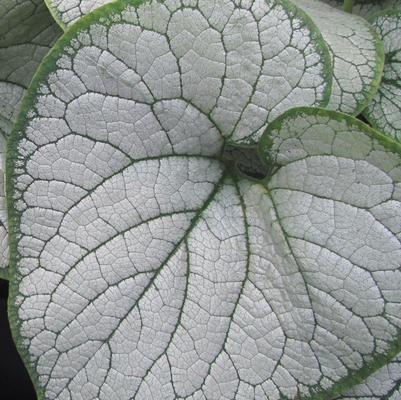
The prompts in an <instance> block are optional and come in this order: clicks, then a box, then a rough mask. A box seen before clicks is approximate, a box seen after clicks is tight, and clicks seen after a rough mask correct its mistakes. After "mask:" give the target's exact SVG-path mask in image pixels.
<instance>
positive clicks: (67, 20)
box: [44, 0, 114, 30]
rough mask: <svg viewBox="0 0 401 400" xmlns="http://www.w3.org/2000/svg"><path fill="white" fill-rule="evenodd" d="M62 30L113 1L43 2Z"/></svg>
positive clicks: (57, 0)
mask: <svg viewBox="0 0 401 400" xmlns="http://www.w3.org/2000/svg"><path fill="white" fill-rule="evenodd" d="M44 1H45V2H46V3H47V5H48V7H49V9H50V10H51V11H52V13H53V15H54V18H55V20H56V21H57V23H58V24H59V25H60V26H61V28H62V29H63V30H67V29H68V27H69V26H71V25H72V24H74V23H75V22H77V21H78V20H79V19H80V18H81V17H83V16H84V15H86V14H89V13H90V12H92V11H94V10H96V9H97V8H99V7H101V6H103V5H104V4H108V3H112V2H113V1H114V0H44Z"/></svg>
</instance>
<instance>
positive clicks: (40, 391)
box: [5, 0, 401, 400]
mask: <svg viewBox="0 0 401 400" xmlns="http://www.w3.org/2000/svg"><path fill="white" fill-rule="evenodd" d="M44 1H45V2H46V4H47V5H49V1H50V0H44ZM148 1H149V0H117V1H114V2H111V3H107V4H105V5H103V6H101V7H99V8H97V9H96V10H94V11H93V12H91V13H89V14H87V15H85V16H83V17H82V18H80V19H79V20H78V21H77V22H75V23H74V24H73V25H72V26H71V27H68V29H67V30H66V31H65V33H64V34H63V35H62V36H61V38H60V39H59V40H58V41H57V42H56V44H55V45H54V46H53V48H52V49H51V50H50V52H49V53H48V54H47V55H46V57H45V58H44V59H43V60H42V62H41V64H40V66H39V67H38V69H37V71H36V73H35V75H34V76H33V78H32V81H31V84H30V85H29V88H28V90H27V94H26V95H25V97H24V100H23V102H22V106H21V110H20V112H19V115H18V117H17V120H16V123H15V124H14V127H13V131H12V132H11V134H10V137H9V139H8V141H7V151H6V173H5V176H6V193H7V199H6V202H7V210H8V229H9V249H10V261H9V267H8V279H9V298H8V318H9V322H10V329H11V334H12V338H13V340H14V343H15V345H16V348H17V350H18V353H19V354H20V356H21V359H22V361H23V363H24V366H25V368H26V370H27V371H28V374H29V377H30V379H31V381H32V383H33V386H34V388H35V391H36V394H37V397H38V400H46V396H45V389H44V387H43V386H41V385H40V383H39V376H38V374H37V372H36V370H35V368H34V367H33V365H32V364H31V361H30V356H29V352H28V350H27V348H26V347H25V345H24V344H23V338H22V337H21V336H20V334H19V330H20V325H21V323H20V321H19V319H18V309H17V305H16V304H15V300H16V297H17V296H18V294H19V292H18V273H17V260H18V252H17V242H18V240H17V236H18V235H19V230H18V227H19V220H20V213H19V212H18V211H17V210H16V209H15V208H14V202H15V200H14V196H15V191H14V184H13V179H14V176H15V161H17V157H18V152H17V150H18V144H19V142H20V140H21V139H23V138H24V136H23V135H22V134H21V132H22V129H23V128H24V127H25V126H26V125H27V122H28V121H29V117H27V113H28V110H29V109H30V108H31V107H32V106H33V105H34V104H35V99H36V96H37V94H38V91H39V88H40V85H41V83H42V81H43V80H44V79H45V78H46V77H47V76H48V74H49V73H50V72H52V71H54V68H55V66H56V61H57V60H58V56H59V54H60V53H61V50H62V49H63V48H64V47H65V46H66V45H68V44H69V43H70V41H71V39H73V38H74V37H75V36H76V34H77V33H79V31H80V29H81V28H82V29H84V28H87V27H88V25H89V24H90V23H92V22H98V21H99V20H100V19H101V18H102V17H106V16H107V15H108V13H109V12H119V11H122V10H123V9H124V8H125V7H126V5H128V4H129V5H132V6H134V7H138V6H139V5H142V4H144V3H146V2H148ZM276 1H277V0H276ZM279 2H280V3H281V4H282V5H284V6H286V7H287V8H286V9H288V10H290V11H292V12H295V13H297V14H299V15H301V16H302V18H304V19H305V20H307V21H308V23H309V26H310V28H311V33H312V34H313V35H315V36H314V37H315V38H316V42H317V43H318V45H319V48H320V50H321V55H322V58H324V59H326V61H327V60H330V62H326V63H325V65H324V70H323V73H324V76H325V79H326V82H327V83H328V84H327V85H326V90H325V95H324V98H323V99H322V101H321V103H322V106H325V105H327V104H328V102H329V99H330V96H331V88H332V67H331V65H332V63H331V58H330V54H329V50H328V48H327V44H326V42H325V41H324V39H323V37H322V36H321V33H320V31H319V30H318V28H317V26H316V25H315V23H314V22H313V21H312V19H311V18H310V17H309V16H308V15H307V14H306V13H305V12H304V11H303V10H302V9H300V8H298V7H297V6H295V5H294V4H293V3H292V2H291V1H290V0H279ZM52 15H53V16H54V11H53V12H52ZM56 20H57V19H56ZM298 110H299V111H300V110H313V112H315V111H316V110H322V111H328V110H325V109H323V108H314V107H298V108H294V109H291V110H288V111H287V112H285V113H284V114H282V115H281V116H279V117H278V118H277V119H276V120H274V121H273V122H272V123H271V124H269V126H268V128H267V129H266V131H265V133H264V134H263V136H262V138H261V140H260V142H259V143H260V144H259V148H261V144H262V142H264V140H263V138H265V137H267V136H266V134H267V133H268V132H269V131H270V130H271V129H272V127H274V126H277V124H278V123H279V122H280V121H281V120H282V119H283V117H287V116H288V115H291V114H292V113H293V112H294V111H295V112H297V111H298ZM328 112H329V111H328ZM329 113H330V114H333V115H337V114H339V115H343V117H345V118H348V116H347V115H346V114H340V113H337V112H335V111H330V112H329ZM349 118H351V119H352V120H354V118H352V117H349ZM362 125H363V126H364V124H362ZM372 132H374V133H375V134H377V135H379V136H380V137H381V138H383V137H384V139H387V141H388V142H390V143H393V141H392V140H389V139H388V137H386V136H384V135H381V134H380V133H378V132H375V131H374V130H372ZM226 140H227V142H230V140H229V138H226ZM393 144H394V145H396V149H397V152H399V153H400V155H401V145H398V144H397V143H395V142H394V143H393ZM263 159H264V158H262V160H263ZM264 186H265V188H266V189H267V187H266V184H265V185H264ZM400 350H401V332H400V335H399V338H398V339H397V347H395V346H394V350H393V349H392V350H391V354H390V355H389V356H385V357H383V356H380V357H377V358H380V360H375V361H378V364H377V365H373V363H372V365H371V364H369V365H366V366H365V367H363V368H362V370H359V371H357V372H354V373H351V374H350V375H347V377H345V378H343V379H342V380H340V381H339V382H337V383H336V384H335V385H333V386H332V387H331V388H330V389H329V390H324V391H322V390H321V388H319V389H320V390H319V392H317V393H315V394H313V395H312V396H309V397H304V398H303V400H327V396H332V395H336V394H340V393H342V392H344V391H346V390H348V389H350V388H351V387H353V386H354V385H356V384H358V383H361V382H362V381H363V380H364V379H365V378H366V377H368V376H369V375H370V374H372V373H373V372H375V371H376V370H377V369H379V368H380V367H381V366H383V365H385V364H386V363H387V362H388V361H389V360H390V359H391V358H393V356H394V355H395V354H397V353H398V352H399V351H400ZM311 390H312V391H313V387H311ZM284 399H285V398H283V400H284Z"/></svg>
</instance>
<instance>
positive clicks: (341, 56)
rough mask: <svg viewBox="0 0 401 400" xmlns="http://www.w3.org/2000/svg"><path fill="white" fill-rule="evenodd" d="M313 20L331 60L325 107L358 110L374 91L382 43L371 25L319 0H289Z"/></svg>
mask: <svg viewBox="0 0 401 400" xmlns="http://www.w3.org/2000/svg"><path fill="white" fill-rule="evenodd" d="M293 2H294V3H295V4H296V5H297V6H299V7H301V8H302V9H303V10H304V11H305V12H306V13H307V14H308V15H309V16H310V17H311V18H312V19H313V21H314V22H315V23H316V25H317V26H318V28H319V30H320V32H321V33H322V35H323V38H324V39H325V41H326V43H327V45H328V47H329V49H330V53H331V56H332V62H333V76H334V79H333V90H332V94H331V98H330V102H329V104H328V108H330V109H333V110H336V111H342V112H346V113H348V114H355V115H357V114H359V113H360V112H361V111H362V110H363V109H364V108H365V107H366V106H367V104H368V103H369V102H370V100H371V99H372V97H373V96H374V95H375V94H376V92H377V89H378V87H379V83H380V79H381V77H382V72H383V64H384V50H383V44H382V42H381V40H380V38H379V37H378V35H377V33H376V32H375V30H374V29H373V28H372V26H371V25H370V24H369V23H368V22H367V21H365V20H363V19H361V18H359V17H356V16H354V15H352V14H348V13H344V12H342V11H340V10H336V9H334V8H333V7H330V6H328V5H326V4H323V3H322V2H321V1H320V0H293Z"/></svg>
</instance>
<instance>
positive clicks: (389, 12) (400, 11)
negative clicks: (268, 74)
mask: <svg viewBox="0 0 401 400" xmlns="http://www.w3.org/2000/svg"><path fill="white" fill-rule="evenodd" d="M386 16H390V17H392V16H396V17H397V16H398V17H399V18H401V4H400V8H395V9H391V8H388V9H385V10H382V11H377V12H375V13H374V14H372V15H371V16H370V17H369V18H368V22H369V23H370V24H372V28H373V29H375V28H374V26H373V22H374V20H375V19H376V18H378V17H386ZM375 32H376V34H377V36H379V39H380V41H381V42H383V41H382V39H381V38H380V35H379V33H378V32H377V31H376V30H375ZM383 50H384V47H383ZM384 57H385V54H384V51H383V58H384ZM383 61H384V59H383ZM383 68H384V63H383ZM380 85H381V81H380V82H379V87H378V90H377V92H379V90H380ZM375 95H376V93H375ZM373 97H374V96H373ZM373 97H372V98H371V99H370V100H373ZM368 105H369V104H367V106H368ZM400 112H401V110H400ZM362 115H363V116H364V117H365V118H366V119H367V121H368V122H369V124H370V125H372V127H373V128H375V129H378V130H379V129H381V128H380V127H379V126H378V125H377V123H376V120H375V119H373V118H372V117H371V116H370V113H369V112H368V109H367V108H366V107H365V109H364V110H363V111H362ZM400 385H401V383H400Z"/></svg>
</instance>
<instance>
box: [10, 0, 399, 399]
mask: <svg viewBox="0 0 401 400" xmlns="http://www.w3.org/2000/svg"><path fill="white" fill-rule="evenodd" d="M219 4H224V7H216V2H215V1H212V0H210V1H209V0H202V1H199V2H198V5H197V7H194V4H192V3H190V4H189V3H188V5H187V3H185V4H178V3H176V2H172V1H170V2H164V3H159V2H156V1H154V2H152V3H151V4H149V3H146V4H144V5H142V6H141V5H139V6H138V7H134V6H132V3H131V2H119V3H113V4H110V5H106V6H105V7H104V8H102V9H99V10H97V11H95V12H94V13H93V14H91V15H90V16H87V17H85V18H83V19H82V20H80V21H79V22H77V24H76V25H74V27H72V28H71V30H69V31H68V32H67V34H66V35H65V36H64V37H63V39H61V41H60V42H58V44H57V45H56V48H55V50H54V51H53V52H52V53H51V54H50V56H49V57H48V58H47V59H46V60H45V62H44V64H43V66H42V67H41V69H40V71H39V72H38V74H37V75H36V78H35V82H34V83H33V84H32V86H31V87H30V90H29V95H28V97H27V100H26V103H25V115H24V116H22V115H21V117H20V119H19V121H18V123H17V127H16V130H15V131H14V133H13V135H12V138H11V142H10V149H9V158H8V166H7V177H8V180H7V185H8V186H7V188H8V192H7V194H8V201H9V203H8V204H9V209H10V212H11V214H10V227H11V239H12V240H11V247H10V249H11V257H10V259H11V268H12V277H13V279H12V281H11V292H10V319H11V324H12V329H13V334H14V336H15V338H16V341H17V343H18V347H19V350H20V352H21V354H22V357H23V359H24V360H25V362H26V365H27V367H28V369H29V371H30V373H31V376H32V378H33V381H34V383H35V386H36V388H37V391H38V394H39V398H41V399H49V400H50V399H60V400H61V399H63V400H64V399H70V400H72V399H74V400H75V399H85V400H89V399H107V400H114V399H118V400H125V399H127V400H128V399H133V398H135V399H137V400H142V399H143V400H145V399H146V400H147V399H153V400H169V399H183V398H186V399H192V400H195V399H207V400H209V399H219V400H220V399H226V400H234V399H235V400H238V399H244V400H245V399H246V400H248V399H263V400H264V399H266V397H268V398H269V399H273V400H274V399H279V398H280V397H284V396H285V397H287V398H289V399H300V398H310V397H313V396H314V395H315V394H316V395H317V396H320V395H323V394H324V395H329V394H330V395H332V394H334V393H335V392H336V391H337V390H338V389H340V388H344V387H349V386H350V385H352V384H353V383H354V379H355V376H358V377H359V378H361V377H365V376H366V375H367V374H368V373H369V372H371V368H373V367H372V366H373V365H374V366H379V365H380V363H383V362H385V361H387V359H388V358H389V357H390V356H391V355H392V352H393V351H394V349H393V347H395V346H396V344H395V341H396V338H397V335H398V333H399V327H400V324H401V322H400V321H401V309H400V307H399V304H400V302H399V290H398V287H399V282H400V281H401V273H400V270H399V268H400V265H399V260H400V258H401V244H400V241H399V238H398V236H399V235H400V231H401V226H400V224H399V223H398V221H399V220H400V218H399V217H400V216H401V208H400V197H401V190H400V187H401V184H400V182H401V170H400V167H399V165H400V163H401V146H399V145H398V144H396V143H393V142H392V141H391V140H390V139H387V138H385V137H383V136H382V135H380V134H377V133H375V132H374V131H372V130H371V129H369V128H368V127H367V126H365V125H363V124H361V123H359V122H358V121H357V120H354V119H353V118H351V117H347V116H345V115H342V114H337V113H335V112H329V111H324V110H319V109H297V110H295V111H289V112H288V113H287V114H285V116H284V117H281V118H280V119H279V120H276V121H277V122H274V123H273V124H271V125H270V128H269V130H268V131H267V132H266V133H265V135H264V137H263V140H262V142H261V145H260V148H259V152H260V154H262V155H263V156H262V158H261V162H260V163H256V165H257V167H256V169H257V173H258V174H260V172H261V171H260V169H261V165H263V164H264V165H265V174H266V177H263V178H262V180H260V181H255V179H254V178H255V174H252V173H251V172H252V169H254V165H255V164H253V163H250V165H247V166H246V167H244V166H243V165H242V168H240V169H241V173H238V172H237V170H236V168H233V164H234V165H235V163H233V157H235V153H236V151H238V146H239V144H240V143H243V142H244V141H247V140H244V139H249V137H251V139H252V140H253V141H257V140H258V139H259V137H260V134H261V133H260V132H261V130H264V129H265V126H266V124H267V121H269V120H271V119H272V118H273V116H275V115H278V114H279V113H281V112H283V111H285V110H286V109H287V108H289V107H291V106H292V105H294V104H299V103H300V102H306V103H312V104H319V103H321V102H323V101H324V100H325V99H326V100H327V92H326V81H325V73H326V72H325V68H326V67H325V62H326V61H327V62H329V61H330V60H329V59H327V58H326V57H325V54H326V53H325V52H324V50H322V48H323V47H321V45H320V43H321V42H320V41H321V37H320V36H319V35H318V33H317V32H316V31H314V27H313V25H309V19H308V18H305V15H304V13H302V12H301V11H299V10H298V9H296V8H295V7H294V6H293V5H292V4H290V3H287V2H276V1H267V2H265V1H255V2H251V3H248V2H244V3H240V4H238V3H234V2H231V1H225V2H224V3H219ZM150 6H151V7H152V10H154V12H153V13H147V14H146V13H145V12H143V10H144V9H148V7H150ZM142 7H144V8H142ZM160 15H168V18H159V16H160ZM323 49H324V48H323ZM326 55H327V54H326ZM300 66H302V71H300V70H299V68H300ZM279 67H280V68H279ZM329 86H330V85H329ZM233 142H234V144H235V146H234V145H233ZM239 153H240V154H241V156H240V163H241V164H244V163H245V164H246V160H247V157H246V151H245V152H244V151H242V152H241V151H239ZM244 154H245V156H244ZM246 174H249V175H250V176H251V177H252V180H251V179H246V178H245V177H244V175H246ZM262 175H263V174H262Z"/></svg>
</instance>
